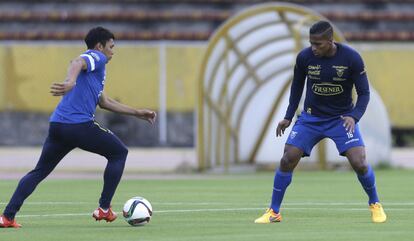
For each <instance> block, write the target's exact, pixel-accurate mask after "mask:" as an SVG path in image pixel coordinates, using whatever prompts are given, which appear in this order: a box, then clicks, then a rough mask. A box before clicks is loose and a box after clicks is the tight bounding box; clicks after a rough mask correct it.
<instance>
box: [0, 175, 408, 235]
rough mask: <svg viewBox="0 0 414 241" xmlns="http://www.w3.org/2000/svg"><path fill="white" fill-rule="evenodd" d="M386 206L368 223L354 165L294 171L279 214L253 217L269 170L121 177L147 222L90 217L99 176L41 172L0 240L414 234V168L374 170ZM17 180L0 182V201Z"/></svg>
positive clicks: (263, 198) (268, 184)
mask: <svg viewBox="0 0 414 241" xmlns="http://www.w3.org/2000/svg"><path fill="white" fill-rule="evenodd" d="M376 174H377V187H378V191H379V194H380V198H381V199H382V203H383V205H384V207H385V211H386V212H387V214H388V221H387V222H386V223H384V224H373V223H371V220H370V213H369V211H368V208H367V203H366V200H367V199H366V196H365V193H364V192H363V190H362V188H361V187H360V185H359V183H358V181H357V179H356V177H355V175H354V174H353V173H351V172H296V173H295V175H294V177H293V182H292V184H291V186H290V187H289V189H288V191H287V193H286V196H285V200H284V204H283V206H282V214H283V218H284V220H283V222H282V223H277V224H268V225H258V224H254V223H253V220H254V219H255V218H256V217H258V216H259V215H261V214H262V213H263V211H264V209H265V208H266V206H267V205H268V202H269V199H270V195H271V190H272V184H273V173H260V174H246V175H243V174H237V175H201V176H200V177H198V176H193V178H191V177H190V178H185V179H179V180H161V179H156V180H123V181H122V182H121V184H120V186H119V188H118V190H117V193H116V196H115V198H114V200H113V201H114V202H113V207H114V209H115V210H116V211H118V212H119V211H120V210H121V208H122V205H123V203H124V202H125V201H126V200H127V199H129V198H130V197H133V196H137V195H139V196H144V197H145V198H147V199H148V200H149V201H150V202H151V203H152V205H153V208H154V215H153V218H152V220H151V222H150V223H149V224H147V225H146V226H143V227H131V226H129V225H128V224H127V223H126V222H125V221H124V220H123V218H122V217H121V218H119V219H118V220H116V221H115V222H113V223H105V222H95V221H94V220H93V219H92V217H91V213H92V211H93V210H94V209H95V208H96V206H97V204H96V202H97V198H98V196H99V194H100V189H101V185H102V182H101V180H46V181H45V182H43V183H42V184H41V185H40V186H39V187H38V189H37V190H36V192H35V193H34V194H33V195H32V196H31V197H30V198H29V199H28V200H27V201H26V203H25V205H24V206H23V208H22V210H21V212H20V213H19V216H18V217H17V220H18V221H19V222H20V223H21V224H22V225H23V228H21V229H0V240H1V241H13V240H30V241H47V240H53V241H56V240H63V241H71V240H74V241H81V240H87V241H93V240H114V241H129V240H130V241H136V240H168V241H173V240H177V241H184V240H188V241H190V240H191V241H197V240H223V241H233V240H237V241H241V240H249V241H250V240H295V241H296V240H318V241H322V240H330V241H332V240H335V241H339V240H347V241H348V240H364V241H366V240H399V241H400V240H413V239H414V220H413V216H414V189H413V186H412V185H413V183H414V171H399V170H383V171H377V172H376ZM16 185H17V180H7V181H5V180H2V181H1V182H0V190H1V192H0V208H1V209H3V208H4V206H5V203H6V202H7V201H8V200H9V198H10V195H11V194H12V192H13V190H14V188H15V186H16Z"/></svg>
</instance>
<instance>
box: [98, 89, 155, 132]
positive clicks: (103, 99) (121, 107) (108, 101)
mask: <svg viewBox="0 0 414 241" xmlns="http://www.w3.org/2000/svg"><path fill="white" fill-rule="evenodd" d="M99 107H100V108H102V109H105V110H109V111H112V112H115V113H119V114H124V115H132V116H135V117H137V118H139V119H142V120H146V121H148V122H149V123H151V124H154V123H155V119H156V118H157V114H156V113H155V111H152V110H148V109H135V108H132V107H130V106H128V105H125V104H122V103H119V102H118V101H116V100H114V99H112V98H110V97H108V96H106V95H105V93H102V94H101V96H100V98H99Z"/></svg>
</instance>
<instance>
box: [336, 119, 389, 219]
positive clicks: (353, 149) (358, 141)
mask: <svg viewBox="0 0 414 241" xmlns="http://www.w3.org/2000/svg"><path fill="white" fill-rule="evenodd" d="M328 132H329V137H330V138H331V139H332V140H333V141H334V142H335V144H336V146H337V148H338V151H339V153H340V154H341V155H345V156H346V157H347V159H348V161H349V163H350V164H351V167H352V169H353V170H354V171H355V173H356V174H357V177H358V180H359V182H360V183H361V185H362V187H363V189H364V190H365V192H366V193H367V195H368V204H369V205H370V209H371V212H372V214H373V215H372V219H373V221H374V222H385V220H386V215H385V213H384V210H383V208H382V206H381V204H380V203H379V198H378V194H377V189H376V186H375V173H374V170H373V169H372V168H371V166H370V165H369V164H368V162H367V160H366V152H365V147H364V142H363V139H362V136H361V133H360V131H359V126H358V124H356V125H355V131H354V132H353V133H350V132H347V131H346V130H345V128H344V127H343V123H342V120H340V119H338V120H337V124H336V125H333V127H332V128H331V129H330V130H329V131H328Z"/></svg>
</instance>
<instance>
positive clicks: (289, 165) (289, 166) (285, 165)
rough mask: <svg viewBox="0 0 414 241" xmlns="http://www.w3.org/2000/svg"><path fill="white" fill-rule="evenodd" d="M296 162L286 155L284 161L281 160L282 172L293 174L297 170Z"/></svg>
mask: <svg viewBox="0 0 414 241" xmlns="http://www.w3.org/2000/svg"><path fill="white" fill-rule="evenodd" d="M295 166H296V164H295V162H294V160H292V159H291V158H289V155H287V154H286V153H285V154H284V155H283V157H282V159H280V170H281V171H285V172H291V171H293V169H295Z"/></svg>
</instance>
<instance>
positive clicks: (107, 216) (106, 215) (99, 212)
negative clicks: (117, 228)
mask: <svg viewBox="0 0 414 241" xmlns="http://www.w3.org/2000/svg"><path fill="white" fill-rule="evenodd" d="M92 217H94V218H95V220H96V221H101V220H102V219H103V220H106V222H113V221H114V220H115V219H116V218H117V217H118V216H117V215H116V213H115V212H114V211H112V208H111V207H110V208H109V209H108V210H107V211H106V212H105V211H104V210H103V209H102V208H101V207H99V208H97V209H96V210H95V211H94V212H93V213H92Z"/></svg>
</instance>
